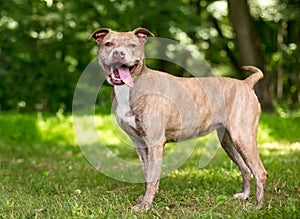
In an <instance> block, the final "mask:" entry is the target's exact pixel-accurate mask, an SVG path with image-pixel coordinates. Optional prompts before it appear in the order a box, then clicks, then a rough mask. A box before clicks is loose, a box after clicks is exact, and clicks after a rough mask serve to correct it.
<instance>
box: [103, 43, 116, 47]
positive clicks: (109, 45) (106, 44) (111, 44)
mask: <svg viewBox="0 0 300 219" xmlns="http://www.w3.org/2000/svg"><path fill="white" fill-rule="evenodd" d="M104 45H105V46H107V47H111V46H113V45H114V44H113V43H112V42H106V43H105V44H104Z"/></svg>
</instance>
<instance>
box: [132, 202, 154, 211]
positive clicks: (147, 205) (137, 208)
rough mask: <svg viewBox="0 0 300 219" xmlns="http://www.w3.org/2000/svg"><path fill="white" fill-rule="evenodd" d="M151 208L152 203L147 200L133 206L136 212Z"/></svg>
mask: <svg viewBox="0 0 300 219" xmlns="http://www.w3.org/2000/svg"><path fill="white" fill-rule="evenodd" d="M150 208H151V204H150V203H149V202H146V201H142V202H141V203H139V204H137V205H135V206H134V207H133V210H134V211H135V212H140V211H148V210H150Z"/></svg>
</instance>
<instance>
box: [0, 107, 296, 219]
mask: <svg viewBox="0 0 300 219" xmlns="http://www.w3.org/2000/svg"><path fill="white" fill-rule="evenodd" d="M86 118H87V117H82V119H83V120H84V119H86ZM299 124H300V117H289V118H281V117H279V116H275V115H263V117H262V120H261V123H260V127H259V136H258V140H259V150H260V154H261V159H262V161H263V163H264V165H265V168H266V169H267V170H268V172H269V181H268V185H267V191H266V193H265V205H264V208H263V209H262V210H260V211H256V210H254V209H253V207H252V204H254V203H255V192H254V191H255V188H254V187H253V189H252V192H251V197H250V199H249V200H248V201H239V200H232V198H231V196H232V195H233V194H234V193H236V192H238V191H240V188H241V177H240V173H239V171H238V169H237V168H236V167H235V166H234V165H233V164H232V162H231V161H230V160H229V158H227V156H226V155H225V153H224V152H223V150H222V149H219V150H218V152H217V154H216V156H215V157H214V159H213V160H212V161H211V162H210V163H209V164H208V165H207V166H206V167H205V168H203V169H199V167H198V166H199V160H200V157H201V154H202V152H203V150H204V146H203V145H205V141H206V140H207V137H206V138H205V137H204V138H202V139H200V140H199V141H198V144H197V146H196V149H195V150H194V152H193V154H192V156H191V157H190V158H189V159H188V160H187V162H185V164H184V165H183V166H182V167H180V168H179V169H178V170H176V171H173V172H172V173H171V174H170V175H169V176H168V177H165V178H163V179H162V180H161V186H160V193H159V194H158V196H157V198H156V199H155V202H154V204H153V207H152V209H151V210H150V211H149V212H142V213H134V212H133V211H132V206H133V205H134V204H135V199H136V197H137V196H138V195H140V194H141V193H142V192H143V191H144V185H143V184H132V183H125V182H120V181H117V180H114V179H111V178H109V177H107V176H105V175H103V174H101V173H100V172H98V171H97V170H96V169H95V168H94V167H93V166H92V165H90V163H89V162H88V161H87V159H86V158H85V157H84V156H83V154H82V153H81V150H80V147H79V146H78V145H77V143H76V139H75V135H74V131H73V120H72V117H71V116H64V115H62V114H60V113H58V114H57V115H54V116H45V115H42V114H30V115H28V114H23V115H21V114H13V113H2V114H0V191H1V192H0V218H300V210H299V209H300V180H299V176H300V168H299V165H300V135H299V133H300V125H299ZM96 126H97V130H98V132H99V133H100V135H101V136H103V138H102V140H103V142H104V143H105V144H107V145H109V148H110V149H111V151H113V152H114V153H115V154H118V155H120V156H122V157H125V158H126V157H129V159H131V160H137V159H136V155H135V152H134V150H133V148H130V147H128V146H125V145H124V143H122V141H120V140H119V139H118V138H117V136H116V135H115V131H114V128H113V126H112V123H111V116H110V115H98V116H97V117H96ZM86 129H88V127H86ZM167 150H168V149H167ZM253 184H254V182H253Z"/></svg>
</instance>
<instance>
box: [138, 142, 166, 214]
mask: <svg viewBox="0 0 300 219" xmlns="http://www.w3.org/2000/svg"><path fill="white" fill-rule="evenodd" d="M163 148H164V142H162V143H161V144H156V145H154V146H147V145H146V144H136V151H137V154H138V156H139V158H140V161H141V164H142V169H143V172H144V178H145V182H146V191H145V194H144V195H142V196H139V197H138V201H139V203H138V204H137V205H135V206H134V208H133V209H134V210H135V211H142V210H149V209H150V207H151V204H152V202H153V199H154V197H155V195H156V194H157V192H158V185H159V179H160V174H161V168H162V158H163Z"/></svg>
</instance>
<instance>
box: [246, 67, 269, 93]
mask: <svg viewBox="0 0 300 219" xmlns="http://www.w3.org/2000/svg"><path fill="white" fill-rule="evenodd" d="M242 69H243V70H245V71H249V72H252V73H253V74H252V75H250V76H249V77H248V78H246V79H245V82H246V83H247V84H248V86H249V87H251V88H253V87H254V85H255V84H256V83H257V82H258V81H259V80H260V79H262V78H263V77H264V74H263V73H262V71H261V70H260V69H259V68H256V67H254V66H242Z"/></svg>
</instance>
